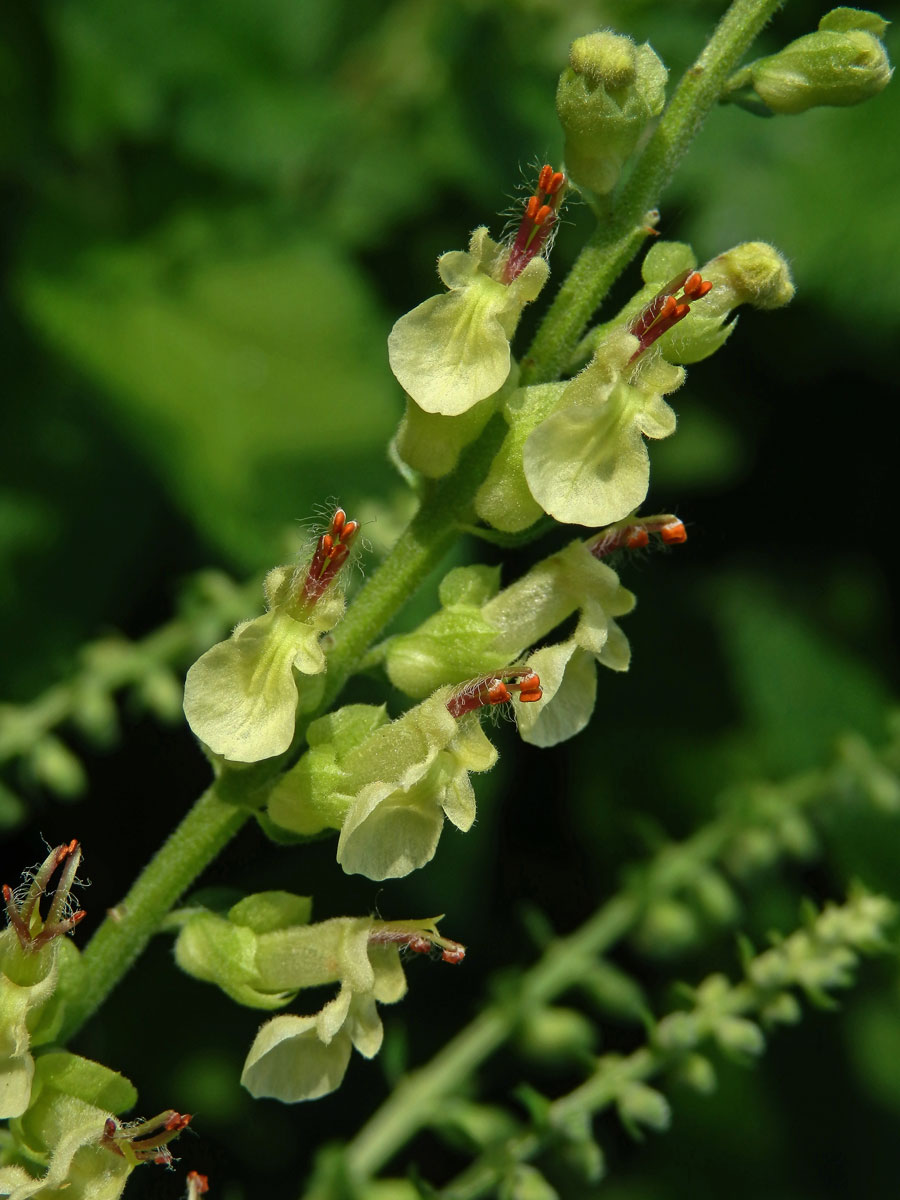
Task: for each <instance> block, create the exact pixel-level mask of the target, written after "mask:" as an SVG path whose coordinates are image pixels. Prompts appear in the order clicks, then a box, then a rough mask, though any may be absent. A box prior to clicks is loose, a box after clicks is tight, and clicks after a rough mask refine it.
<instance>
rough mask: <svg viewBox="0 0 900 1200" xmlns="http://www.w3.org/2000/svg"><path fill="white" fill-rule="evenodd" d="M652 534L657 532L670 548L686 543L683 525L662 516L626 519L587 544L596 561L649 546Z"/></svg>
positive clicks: (665, 515)
mask: <svg viewBox="0 0 900 1200" xmlns="http://www.w3.org/2000/svg"><path fill="white" fill-rule="evenodd" d="M651 533H658V534H659V536H660V538H661V540H662V541H663V542H665V544H666V545H667V546H675V545H678V544H679V543H681V542H686V541H687V530H686V529H685V527H684V522H683V521H681V520H680V519H679V518H678V517H676V516H675V515H674V514H673V513H659V514H657V515H656V516H653V517H626V518H625V520H624V521H617V522H616V523H615V525H610V526H608V527H607V528H606V529H604V530H601V532H600V533H599V534H597V535H596V536H595V537H593V538H589V539H588V540H587V541H586V542H585V545H586V546H587V548H588V550H590V552H591V554H593V556H594V558H606V557H607V555H609V554H613V553H614V552H615V551H616V550H621V549H622V548H623V547H625V548H627V549H629V550H634V549H640V548H642V547H643V546H646V545H647V544H648V543H649V541H650V534H651Z"/></svg>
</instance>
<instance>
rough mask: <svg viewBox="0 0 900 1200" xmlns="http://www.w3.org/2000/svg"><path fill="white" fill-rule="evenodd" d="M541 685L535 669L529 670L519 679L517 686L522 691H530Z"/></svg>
mask: <svg viewBox="0 0 900 1200" xmlns="http://www.w3.org/2000/svg"><path fill="white" fill-rule="evenodd" d="M540 686H541V677H540V675H538V673H537V672H536V671H529V672H528V673H527V674H526V675H523V676H522V678H521V679H520V680H519V687H520V688H521V690H522V691H523V692H531V691H533V690H534V689H535V688H539V687H540Z"/></svg>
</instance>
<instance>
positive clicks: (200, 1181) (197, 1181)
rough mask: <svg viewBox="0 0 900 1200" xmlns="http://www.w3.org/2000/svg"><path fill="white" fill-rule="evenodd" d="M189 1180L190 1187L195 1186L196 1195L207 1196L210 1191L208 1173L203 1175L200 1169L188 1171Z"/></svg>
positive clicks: (194, 1193) (194, 1192)
mask: <svg viewBox="0 0 900 1200" xmlns="http://www.w3.org/2000/svg"><path fill="white" fill-rule="evenodd" d="M187 1181H188V1187H192V1188H193V1193H192V1194H193V1195H194V1196H205V1195H206V1193H207V1192H208V1191H209V1179H208V1177H207V1176H206V1175H201V1174H200V1172H199V1171H188V1174H187Z"/></svg>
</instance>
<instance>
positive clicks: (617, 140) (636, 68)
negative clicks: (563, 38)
mask: <svg viewBox="0 0 900 1200" xmlns="http://www.w3.org/2000/svg"><path fill="white" fill-rule="evenodd" d="M667 75H668V72H667V71H666V68H665V67H664V66H663V64H662V62H661V61H660V59H659V58H658V57H657V55H656V53H655V52H654V51H653V50H652V49H651V47H650V46H649V45H648V44H647V43H646V42H645V43H644V44H643V45H640V46H638V45H636V44H635V43H634V42H633V41H632V40H631V38H628V37H623V36H622V35H620V34H616V33H610V32H608V31H602V30H601V31H599V32H597V33H590V34H588V35H587V36H586V37H582V38H578V39H577V40H576V41H574V42H573V43H572V47H571V50H570V52H569V66H568V67H567V68H566V69H565V70H564V71H563V73H562V75H561V76H560V79H559V87H558V88H557V92H556V111H557V113H558V115H559V119H560V123H561V124H562V127H563V131H564V133H565V135H566V145H565V160H566V169H567V172H568V175H569V177H570V178H571V179H572V180H573V182H575V183H576V184H577V185H578V186H579V187H582V188H587V189H588V190H590V191H592V192H594V193H595V194H596V195H598V196H605V195H607V194H608V193H609V192H611V191H612V190H613V188H614V187H615V186H616V183H617V181H618V179H619V175H620V174H621V172H622V168H623V166H624V164H625V161H626V160H627V159H628V158H629V156H630V155H631V154H632V153H633V152H634V150H635V148H636V146H637V144H638V142H639V140H640V138H641V135H642V134H643V132H644V130H645V129H646V127H647V125H648V123H649V122H650V121H651V120H652V119H653V118H654V117H657V116H659V114H660V113H661V112H662V108H663V105H664V103H665V98H666V97H665V87H666V78H667Z"/></svg>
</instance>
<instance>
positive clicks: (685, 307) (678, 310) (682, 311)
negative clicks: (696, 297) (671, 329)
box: [674, 304, 691, 321]
mask: <svg viewBox="0 0 900 1200" xmlns="http://www.w3.org/2000/svg"><path fill="white" fill-rule="evenodd" d="M690 311H691V306H690V305H689V304H676V305H675V314H674V315H675V320H676V321H680V320H681V318H682V317H686V316H687V315H688V313H689V312H690Z"/></svg>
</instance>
